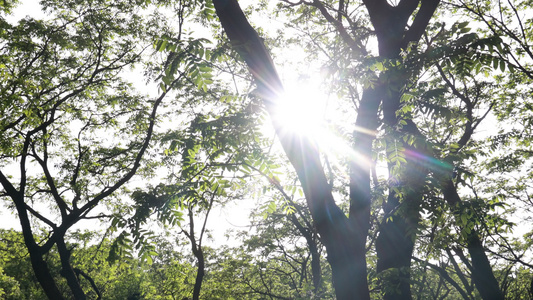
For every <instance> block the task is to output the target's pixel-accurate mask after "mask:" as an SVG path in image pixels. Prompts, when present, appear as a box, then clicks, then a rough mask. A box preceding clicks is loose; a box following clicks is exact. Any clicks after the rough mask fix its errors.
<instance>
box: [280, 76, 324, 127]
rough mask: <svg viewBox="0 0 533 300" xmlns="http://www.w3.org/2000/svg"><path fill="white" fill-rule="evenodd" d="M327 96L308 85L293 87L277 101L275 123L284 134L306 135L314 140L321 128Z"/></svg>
mask: <svg viewBox="0 0 533 300" xmlns="http://www.w3.org/2000/svg"><path fill="white" fill-rule="evenodd" d="M326 109H327V96H326V95H324V94H323V93H320V92H319V91H317V89H316V88H312V87H311V86H310V85H301V86H297V87H293V88H292V89H289V90H287V91H286V92H285V94H284V95H283V96H281V97H280V99H278V102H277V105H276V114H275V116H274V117H275V118H276V122H278V123H279V124H280V125H281V126H282V128H283V131H284V134H292V135H294V134H296V135H306V136H311V137H314V138H316V136H315V135H316V134H317V132H318V131H319V130H320V129H321V128H323V125H324V124H323V123H324V117H325V111H326Z"/></svg>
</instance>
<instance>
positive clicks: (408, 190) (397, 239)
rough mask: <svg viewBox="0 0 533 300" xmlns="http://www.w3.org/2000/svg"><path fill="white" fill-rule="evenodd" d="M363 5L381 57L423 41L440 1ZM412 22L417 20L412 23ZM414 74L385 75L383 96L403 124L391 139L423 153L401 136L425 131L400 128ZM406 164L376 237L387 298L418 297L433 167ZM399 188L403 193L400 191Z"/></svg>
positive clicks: (391, 119) (389, 119)
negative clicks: (422, 227)
mask: <svg viewBox="0 0 533 300" xmlns="http://www.w3.org/2000/svg"><path fill="white" fill-rule="evenodd" d="M363 3H364V5H365V6H366V8H367V10H368V13H369V16H370V20H371V22H372V25H373V26H374V28H375V33H376V37H377V39H378V49H379V55H380V57H382V58H387V59H398V58H399V57H400V52H401V51H402V49H406V48H407V45H408V44H409V43H417V42H418V41H419V39H420V37H421V36H422V34H423V33H424V32H425V29H426V27H427V25H428V23H429V20H430V19H431V17H432V16H433V13H434V11H435V10H436V8H437V6H438V4H439V0H426V1H418V0H402V1H399V3H398V4H397V5H396V6H392V5H390V4H389V3H388V1H386V0H363ZM415 11H416V14H415ZM408 22H411V24H410V25H409V26H408ZM408 76H409V74H408V73H407V71H406V70H395V69H391V70H386V71H385V72H384V73H383V74H381V75H380V81H381V82H383V84H382V86H381V87H379V89H380V90H381V91H382V94H381V97H380V99H379V100H381V101H382V102H381V103H382V110H383V119H384V123H385V124H386V125H387V126H388V127H389V128H390V130H391V131H392V130H393V129H394V128H400V129H399V130H398V132H390V134H391V138H392V139H393V140H395V141H396V143H397V144H398V145H401V146H402V148H404V149H410V150H413V151H418V152H420V151H421V149H415V148H414V147H410V146H409V145H407V143H405V142H404V141H403V140H402V139H401V134H402V133H403V134H405V133H406V132H408V133H410V134H415V135H418V136H419V135H420V134H419V132H418V130H417V129H416V126H415V124H414V123H412V122H411V121H410V120H407V122H408V125H405V126H403V127H402V126H397V124H398V121H399V119H400V118H399V116H397V114H396V112H397V111H398V109H399V108H400V105H401V101H400V98H401V95H402V90H403V87H404V86H405V84H406V82H407V79H408ZM383 78H385V80H383ZM385 83H386V84H385ZM378 103H379V102H378ZM403 168H404V170H403V171H402V172H400V173H398V172H396V173H397V174H394V173H395V172H393V171H392V168H391V166H389V171H390V172H389V173H390V174H391V176H392V177H391V178H392V179H393V180H391V182H395V181H396V184H394V185H391V186H389V197H388V200H387V203H385V205H384V212H385V219H384V220H383V222H382V224H381V225H380V227H379V235H378V238H377V240H376V252H377V255H378V262H377V271H378V273H381V276H382V292H383V294H384V299H387V300H397V299H406V300H410V299H412V296H411V288H410V285H411V276H410V274H411V273H410V268H411V257H412V252H413V249H414V241H415V239H416V228H417V226H418V222H419V212H420V202H421V199H422V192H423V183H424V181H425V178H426V176H427V174H428V170H426V168H424V167H423V166H421V165H420V162H418V161H416V160H408V162H407V163H406V164H405V165H404V166H403ZM398 190H399V191H401V193H402V194H403V195H402V196H400V195H399V194H398ZM400 198H401V201H400ZM389 217H392V219H389Z"/></svg>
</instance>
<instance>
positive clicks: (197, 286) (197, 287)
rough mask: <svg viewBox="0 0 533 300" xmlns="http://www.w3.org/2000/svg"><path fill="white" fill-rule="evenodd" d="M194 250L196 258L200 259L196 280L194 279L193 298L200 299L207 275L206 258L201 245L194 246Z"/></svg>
mask: <svg viewBox="0 0 533 300" xmlns="http://www.w3.org/2000/svg"><path fill="white" fill-rule="evenodd" d="M193 252H194V253H193V254H194V256H196V259H198V270H197V271H196V280H195V281H194V290H193V294H192V299H193V300H198V299H200V291H201V290H202V282H203V280H204V276H205V259H204V252H203V250H202V247H201V246H198V247H195V246H193Z"/></svg>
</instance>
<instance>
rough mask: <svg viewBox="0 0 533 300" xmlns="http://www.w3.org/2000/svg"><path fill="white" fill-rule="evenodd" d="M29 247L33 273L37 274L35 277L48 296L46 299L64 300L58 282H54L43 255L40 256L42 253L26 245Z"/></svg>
mask: <svg viewBox="0 0 533 300" xmlns="http://www.w3.org/2000/svg"><path fill="white" fill-rule="evenodd" d="M26 246H27V247H28V252H29V254H30V260H31V266H32V268H33V272H34V273H35V277H36V278H37V281H38V282H39V284H40V285H41V287H42V288H43V291H44V293H45V294H46V297H48V299H54V300H55V299H58V300H62V299H65V298H64V297H63V295H62V294H61V292H60V291H59V289H58V288H57V285H56V282H55V280H54V277H53V276H52V274H50V269H49V268H48V265H47V264H46V262H45V261H44V260H43V257H42V255H41V254H40V251H39V249H38V248H36V247H29V246H28V244H26Z"/></svg>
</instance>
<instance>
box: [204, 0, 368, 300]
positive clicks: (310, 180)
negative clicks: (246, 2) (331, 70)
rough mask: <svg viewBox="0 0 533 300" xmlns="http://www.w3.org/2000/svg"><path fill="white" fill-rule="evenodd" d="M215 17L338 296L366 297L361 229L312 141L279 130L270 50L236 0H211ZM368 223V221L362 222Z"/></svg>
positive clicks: (280, 89) (276, 87)
mask: <svg viewBox="0 0 533 300" xmlns="http://www.w3.org/2000/svg"><path fill="white" fill-rule="evenodd" d="M213 3H214V4H215V9H216V11H217V15H218V17H219V19H220V22H221V24H222V26H223V28H224V30H225V32H226V34H227V36H228V38H229V40H230V41H231V43H232V44H233V46H234V47H235V48H236V49H237V51H238V52H239V54H240V55H241V56H242V57H243V59H244V61H245V62H246V64H247V65H248V67H249V69H250V72H251V73H252V75H253V76H254V79H255V83H256V84H257V87H258V89H257V90H258V93H259V96H260V97H262V99H263V100H264V102H265V105H266V108H267V111H268V112H269V114H270V116H271V118H272V123H273V125H274V129H275V130H276V132H277V133H278V137H279V138H280V142H281V145H282V147H283V149H284V150H285V153H286V154H287V157H288V159H289V160H290V162H291V164H292V165H293V167H294V168H295V170H296V172H297V174H298V178H299V180H300V182H301V184H302V187H303V190H304V194H305V197H306V200H307V204H308V206H309V210H310V212H311V216H312V217H313V222H314V224H315V226H316V229H317V232H318V233H319V235H320V236H321V238H322V241H323V243H324V245H325V246H326V250H327V255H328V256H327V259H328V262H329V263H330V265H331V268H332V273H333V284H334V287H335V293H336V294H337V299H340V300H342V299H362V300H365V299H370V295H369V290H368V282H367V269H366V249H365V245H364V243H362V244H361V241H366V233H364V232H359V231H358V230H357V228H356V226H354V223H353V222H350V220H348V218H347V217H346V216H345V214H344V212H343V211H342V210H341V209H340V208H339V207H338V206H337V205H336V204H335V201H334V199H333V195H332V191H331V187H330V186H329V184H328V181H327V178H326V176H325V174H324V170H323V168H322V164H321V162H320V154H319V152H318V151H317V149H316V147H315V144H314V143H313V142H312V141H311V140H309V139H308V138H306V137H303V136H287V135H284V134H283V133H282V132H283V130H282V129H283V128H281V127H280V122H277V120H276V114H275V109H274V108H275V103H276V101H277V100H278V96H280V95H281V94H282V93H283V86H282V84H281V81H280V79H279V77H278V75H277V72H276V70H275V67H274V64H273V63H272V59H271V57H270V54H269V53H268V51H267V50H266V48H265V46H264V44H263V42H262V41H261V39H260V38H259V36H258V35H257V32H256V31H255V30H254V29H253V28H252V27H251V26H250V24H249V23H248V20H247V19H246V17H245V16H244V14H243V12H242V10H241V8H240V7H239V4H238V2H237V1H236V0H215V1H213ZM366 226H368V225H366Z"/></svg>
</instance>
